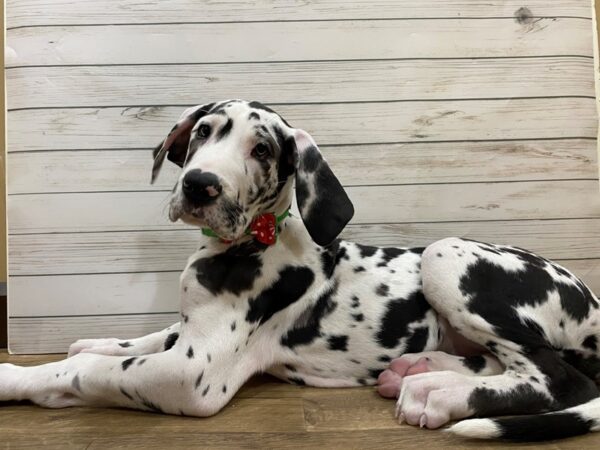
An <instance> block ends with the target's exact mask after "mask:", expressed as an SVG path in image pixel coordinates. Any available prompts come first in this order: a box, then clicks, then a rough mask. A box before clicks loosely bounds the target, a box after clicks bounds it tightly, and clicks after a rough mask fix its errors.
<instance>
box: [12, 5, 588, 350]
mask: <svg viewBox="0 0 600 450" xmlns="http://www.w3.org/2000/svg"><path fill="white" fill-rule="evenodd" d="M592 26H593V24H592V9H591V7H590V2H589V1H587V0H554V1H552V2H548V1H547V0H528V1H527V2H523V1H522V0H486V1H478V0H472V1H464V0H461V1H459V0H406V1H402V2H399V1H397V0H374V1H368V0H362V1H360V0H323V1H319V2H306V1H302V0H282V1H278V2H272V1H267V0H259V1H250V0H235V1H234V0H225V1H219V2H207V1H196V0H174V1H170V2H160V1H150V2H139V1H137V0H120V1H112V0H88V1H86V2H78V1H76V0H9V1H8V2H7V27H8V31H7V45H8V47H9V48H8V54H7V69H6V82H7V87H8V97H7V106H8V130H9V131H8V152H9V153H8V159H7V162H8V193H9V202H8V208H9V253H10V256H9V258H10V259H9V272H10V281H9V289H10V305H9V315H10V319H9V320H10V322H9V325H10V331H9V338H10V349H11V351H13V352H18V353H38V352H60V351H64V350H65V349H66V348H67V346H68V344H69V343H70V342H71V341H73V340H75V339H77V338H79V337H105V336H107V335H113V336H119V337H124V338H126V337H132V336H136V335H139V334H144V333H147V332H151V331H153V330H155V329H157V328H160V327H162V326H166V325H168V324H169V323H170V322H172V321H173V320H176V310H177V304H178V299H177V278H178V272H179V271H180V270H181V268H182V267H183V265H184V264H185V260H186V258H187V256H188V255H189V253H190V249H191V248H193V247H194V245H195V243H196V240H197V237H198V231H197V230H194V229H191V228H189V227H187V226H185V225H182V224H171V223H169V222H168V220H167V218H166V208H167V199H168V193H169V190H170V188H171V186H172V184H173V182H174V180H175V177H176V176H177V170H176V169H175V168H174V167H169V168H168V170H165V173H164V174H162V175H161V178H160V179H159V182H158V183H157V184H156V185H155V186H150V185H149V184H148V179H149V175H150V167H151V157H150V149H151V148H152V147H153V146H154V145H156V143H158V142H159V141H160V139H162V137H163V136H164V133H166V132H167V131H168V130H169V129H170V127H171V125H172V123H173V122H174V121H175V120H176V118H177V117H178V116H179V113H180V112H181V110H182V109H183V108H185V107H188V106H190V105H193V104H197V103H201V102H209V101H213V100H220V99H223V98H247V99H257V100H261V101H263V102H265V103H268V104H270V105H272V106H273V107H275V108H276V109H277V110H278V111H280V112H281V113H282V114H283V115H284V116H285V117H286V118H287V119H288V120H289V121H290V122H292V123H293V124H294V125H296V126H299V127H302V128H305V129H307V130H308V131H309V132H310V133H311V134H312V135H313V136H314V137H315V139H316V140H317V142H318V143H320V145H321V147H322V150H323V153H324V154H325V156H326V158H327V159H328V160H329V161H330V164H331V165H332V167H333V169H334V171H335V172H336V173H337V174H338V176H339V178H340V180H341V181H342V183H343V184H344V186H346V189H347V191H348V193H349V195H350V197H351V198H352V200H353V201H354V203H355V206H356V211H357V214H356V216H355V218H354V219H353V221H352V223H351V225H350V226H349V227H348V228H347V230H346V231H345V233H344V236H345V237H347V238H349V239H353V240H357V241H361V242H363V243H371V244H380V245H426V244H427V243H429V242H431V241H433V240H435V239H438V238H441V237H444V236H450V235H459V236H467V237H470V238H474V239H482V240H489V241H494V242H499V243H511V244H514V245H518V246H521V247H527V248H530V249H532V250H535V251H537V252H540V253H541V254H543V255H545V256H548V257H551V258H555V259H557V260H558V261H560V262H561V263H563V264H564V265H565V266H567V267H569V268H571V269H572V270H574V271H575V272H576V273H577V274H579V275H580V276H581V277H582V278H583V279H584V280H586V281H587V282H588V283H590V285H591V286H592V288H593V289H595V290H596V292H600V195H599V194H598V167H597V152H596V138H597V128H598V127H597V114H596V101H595V98H596V97H595V92H594V55H593V46H592ZM357 167H360V170H357V169H356V168H357ZM384 205H385V206H384Z"/></svg>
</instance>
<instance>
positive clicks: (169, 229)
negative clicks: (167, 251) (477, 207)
mask: <svg viewBox="0 0 600 450" xmlns="http://www.w3.org/2000/svg"><path fill="white" fill-rule="evenodd" d="M596 219H600V216H589V217H533V218H521V219H510V218H507V219H477V220H425V221H418V222H417V221H414V222H411V221H403V222H352V223H350V226H352V225H356V226H359V225H360V226H365V225H418V224H436V223H493V222H498V223H499V222H536V221H539V222H555V221H556V222H558V221H563V220H568V221H573V220H596ZM192 230H197V229H196V228H153V229H146V230H140V229H136V228H130V229H125V230H90V231H88V230H82V231H45V232H23V233H18V232H17V233H15V232H9V233H8V235H9V236H45V235H50V234H53V235H54V234H100V233H107V234H108V233H156V232H164V231H192ZM9 247H10V244H9Z"/></svg>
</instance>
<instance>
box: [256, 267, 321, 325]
mask: <svg viewBox="0 0 600 450" xmlns="http://www.w3.org/2000/svg"><path fill="white" fill-rule="evenodd" d="M314 278H315V275H314V273H313V271H312V270H310V269H309V268H308V267H292V266H287V267H284V268H283V269H282V270H281V271H280V272H279V278H278V279H277V281H276V282H275V283H274V284H273V285H271V286H270V287H269V288H267V289H265V290H264V291H262V292H261V293H260V294H259V295H258V296H257V297H255V298H252V299H250V300H249V303H250V309H249V310H248V313H247V314H246V320H247V321H248V322H251V323H252V322H259V323H260V324H262V323H264V322H266V321H267V320H269V319H270V318H271V317H272V316H273V314H275V313H277V312H279V311H281V310H282V309H284V308H286V307H287V306H289V305H291V304H292V303H294V302H295V301H297V300H298V299H300V297H302V296H303V295H304V294H305V293H306V291H307V289H308V288H309V287H310V286H311V284H312V282H313V280H314Z"/></svg>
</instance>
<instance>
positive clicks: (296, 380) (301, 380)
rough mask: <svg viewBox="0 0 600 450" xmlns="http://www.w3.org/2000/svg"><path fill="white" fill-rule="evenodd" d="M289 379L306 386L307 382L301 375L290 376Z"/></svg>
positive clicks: (291, 381)
mask: <svg viewBox="0 0 600 450" xmlns="http://www.w3.org/2000/svg"><path fill="white" fill-rule="evenodd" d="M288 381H289V382H290V383H293V384H295V385H298V386H306V382H305V381H304V380H303V379H302V378H299V377H290V378H288Z"/></svg>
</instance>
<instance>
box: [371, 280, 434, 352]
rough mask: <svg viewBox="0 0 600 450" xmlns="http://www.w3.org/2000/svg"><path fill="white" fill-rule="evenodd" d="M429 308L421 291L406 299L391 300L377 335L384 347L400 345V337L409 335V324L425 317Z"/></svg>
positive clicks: (378, 340)
mask: <svg viewBox="0 0 600 450" xmlns="http://www.w3.org/2000/svg"><path fill="white" fill-rule="evenodd" d="M429 309H430V306H429V304H428V303H427V302H426V301H425V297H424V296H423V293H422V292H421V291H415V292H413V293H412V294H411V295H410V296H409V297H408V298H406V299H403V298H398V299H393V300H390V301H389V302H388V304H387V305H386V312H385V314H384V315H383V318H382V319H381V325H380V329H379V331H378V332H377V335H376V338H377V342H379V344H381V345H382V346H383V347H384V348H394V347H396V346H398V344H399V343H400V339H402V338H404V337H406V336H407V335H408V325H409V324H410V323H411V322H416V321H419V320H421V319H423V318H424V317H425V313H427V311H429Z"/></svg>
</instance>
